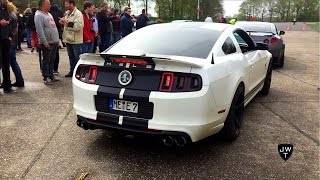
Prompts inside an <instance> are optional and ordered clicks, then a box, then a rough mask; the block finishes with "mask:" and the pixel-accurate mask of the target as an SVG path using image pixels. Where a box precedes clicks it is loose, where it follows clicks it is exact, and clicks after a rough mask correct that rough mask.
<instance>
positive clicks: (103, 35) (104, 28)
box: [97, 3, 115, 52]
mask: <svg viewBox="0 0 320 180" xmlns="http://www.w3.org/2000/svg"><path fill="white" fill-rule="evenodd" d="M114 18H115V17H114V16H112V17H109V16H108V4H107V3H102V4H101V12H99V13H98V14H97V19H98V26H99V35H100V46H99V51H100V52H103V51H104V50H106V49H107V48H108V47H109V46H110V40H111V33H112V23H111V21H112V20H113V19H114Z"/></svg>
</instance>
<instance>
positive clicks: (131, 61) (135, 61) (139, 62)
mask: <svg viewBox="0 0 320 180" xmlns="http://www.w3.org/2000/svg"><path fill="white" fill-rule="evenodd" d="M113 62H116V63H124V64H127V63H129V64H135V65H147V64H148V62H147V61H145V60H142V59H127V58H122V59H113Z"/></svg>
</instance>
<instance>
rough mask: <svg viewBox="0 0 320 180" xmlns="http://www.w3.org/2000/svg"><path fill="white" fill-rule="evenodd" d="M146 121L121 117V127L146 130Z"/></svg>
mask: <svg viewBox="0 0 320 180" xmlns="http://www.w3.org/2000/svg"><path fill="white" fill-rule="evenodd" d="M148 122H149V120H147V119H137V118H129V117H123V121H122V125H123V126H130V127H132V126H133V127H141V128H148Z"/></svg>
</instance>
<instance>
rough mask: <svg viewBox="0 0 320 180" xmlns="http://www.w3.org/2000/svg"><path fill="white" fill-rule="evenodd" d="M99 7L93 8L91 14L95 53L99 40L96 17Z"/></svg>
mask: <svg viewBox="0 0 320 180" xmlns="http://www.w3.org/2000/svg"><path fill="white" fill-rule="evenodd" d="M98 11H99V9H98V8H95V10H94V13H93V16H92V26H93V30H94V32H95V36H94V43H93V51H92V52H93V53H96V51H97V47H98V41H99V23H98V18H97V13H98Z"/></svg>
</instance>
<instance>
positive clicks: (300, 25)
mask: <svg viewBox="0 0 320 180" xmlns="http://www.w3.org/2000/svg"><path fill="white" fill-rule="evenodd" d="M274 24H275V25H276V26H277V29H278V31H313V30H312V29H311V28H310V27H309V26H308V25H307V24H305V23H304V22H296V24H295V25H293V22H286V23H274Z"/></svg>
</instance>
